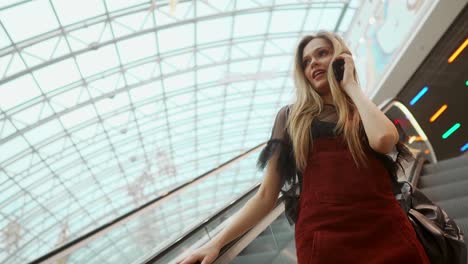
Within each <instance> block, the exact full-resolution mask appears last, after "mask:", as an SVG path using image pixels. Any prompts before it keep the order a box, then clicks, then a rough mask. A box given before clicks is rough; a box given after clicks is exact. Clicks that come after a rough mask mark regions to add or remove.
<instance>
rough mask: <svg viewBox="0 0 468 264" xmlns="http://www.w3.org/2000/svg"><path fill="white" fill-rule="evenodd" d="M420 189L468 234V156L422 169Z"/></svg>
mask: <svg viewBox="0 0 468 264" xmlns="http://www.w3.org/2000/svg"><path fill="white" fill-rule="evenodd" d="M417 186H418V188H420V190H421V191H422V192H423V193H424V194H426V195H427V196H428V197H429V198H430V199H431V200H432V201H434V203H436V204H437V205H439V206H440V207H442V208H443V209H444V210H445V211H446V212H447V214H448V215H449V216H450V217H451V218H452V219H454V220H455V222H456V223H457V224H458V225H459V226H460V228H461V229H462V230H463V233H464V234H465V240H466V235H467V234H468V155H463V156H459V157H455V158H451V159H447V160H444V161H441V162H438V163H435V164H425V165H424V166H423V168H422V171H421V175H420V178H419V182H418V184H417Z"/></svg>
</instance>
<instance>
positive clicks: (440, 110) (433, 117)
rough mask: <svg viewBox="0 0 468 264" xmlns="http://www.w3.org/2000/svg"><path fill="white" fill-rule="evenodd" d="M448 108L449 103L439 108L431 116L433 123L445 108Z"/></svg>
mask: <svg viewBox="0 0 468 264" xmlns="http://www.w3.org/2000/svg"><path fill="white" fill-rule="evenodd" d="M446 109H447V105H446V104H444V105H443V106H442V107H441V108H439V110H437V112H436V113H435V114H434V115H432V116H431V119H429V121H430V122H431V123H432V122H434V121H435V120H436V119H437V118H438V117H439V116H440V115H441V114H442V113H443V112H444V111H445V110H446Z"/></svg>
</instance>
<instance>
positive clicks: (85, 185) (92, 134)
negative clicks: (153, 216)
mask: <svg viewBox="0 0 468 264" xmlns="http://www.w3.org/2000/svg"><path fill="white" fill-rule="evenodd" d="M171 2H173V1H170V2H168V1H166V0H164V1H148V0H146V1H137V0H133V1H127V0H86V1H65V0H61V1H58V0H34V1H33V0H22V1H19V0H10V1H8V0H7V1H5V0H4V1H2V3H1V4H0V76H1V77H0V212H1V214H0V229H1V230H2V234H1V236H2V239H0V244H2V245H1V248H2V250H1V251H0V262H2V263H3V262H7V263H23V262H26V261H31V260H34V259H35V258H37V257H40V256H42V255H44V254H46V253H47V252H49V251H50V250H52V249H53V248H55V247H57V246H59V245H62V244H64V243H66V242H68V241H70V240H72V239H74V238H77V237H79V236H80V235H83V234H84V233H86V232H88V231H90V230H93V229H95V228H97V227H99V226H101V225H103V224H105V223H107V222H109V221H111V220H113V219H115V218H116V217H118V216H121V215H123V214H125V213H126V212H128V211H130V210H132V209H134V208H136V207H138V206H140V205H142V204H144V203H145V202H147V201H149V200H151V199H154V198H156V197H158V196H160V195H162V194H164V193H166V192H167V191H169V190H171V189H173V188H174V187H176V186H178V185H180V184H182V183H185V182H186V181H187V180H190V179H192V178H194V177H196V176H199V175H201V174H203V173H205V172H207V171H209V170H211V169H212V168H215V167H217V166H219V165H220V164H222V163H223V162H226V161H228V160H230V159H231V158H232V157H234V156H236V155H239V154H241V153H243V152H245V151H246V150H248V149H250V148H252V147H254V146H256V145H258V144H259V143H261V142H264V141H265V140H267V139H268V138H269V136H270V132H271V126H272V123H273V119H274V116H275V114H276V112H277V110H278V109H279V108H280V107H281V106H283V105H285V104H287V103H289V102H290V101H291V98H292V96H293V93H294V87H293V83H292V80H291V78H290V76H291V67H292V65H293V64H292V59H293V52H294V46H295V44H296V43H297V42H298V40H299V39H300V38H301V37H302V36H303V35H305V34H309V33H313V32H316V31H317V30H329V31H335V32H337V33H339V34H341V35H344V34H345V33H347V32H348V31H349V29H350V25H351V23H352V22H353V19H355V18H356V16H357V15H358V13H359V12H357V11H359V10H360V8H361V1H359V0H352V1H347V0H345V1H343V0H341V1H328V0H327V1H325V0H324V1H297V0H294V1H293V0H277V1H267V0H257V1H255V0H242V1H236V0H216V1H208V0H200V1H195V0H192V1H183V0H180V1H174V2H178V3H177V5H174V3H172V4H171ZM383 2H384V1H383ZM361 15H362V14H361ZM364 15H365V16H366V15H367V16H368V14H364ZM361 78H362V77H361ZM233 173H234V174H232V175H231V176H229V177H233V179H234V180H232V181H228V182H229V187H230V188H231V189H233V190H234V191H233V193H239V192H241V191H242V190H245V189H246V188H247V187H248V186H246V182H250V181H251V179H252V173H242V170H235V171H234V172H233ZM249 186H251V184H250V185H249ZM203 188H204V190H205V191H213V189H216V188H218V187H216V186H214V185H213V184H211V185H210V184H206V185H204V186H203ZM200 192H202V190H200ZM193 196H194V195H193V194H188V195H186V196H185V198H184V199H187V201H188V202H190V201H191V200H193V199H194V198H195V197H193ZM225 202H227V200H226V201H225ZM197 206H201V205H197ZM209 209H210V210H211V211H212V210H213V208H211V207H210V208H209ZM178 212H180V210H172V211H170V214H175V215H177V214H178ZM201 212H203V213H201ZM207 212H208V211H206V210H195V211H194V213H192V214H190V215H189V216H190V217H192V218H190V219H188V220H187V221H186V223H193V222H196V221H199V219H201V217H206V213H207ZM167 214H169V213H167ZM167 214H165V216H166V217H168V219H169V218H171V219H172V217H174V216H173V215H172V216H168V215H167ZM179 217H180V216H179ZM184 217H188V216H184ZM175 218H177V217H175ZM165 223H166V228H168V230H172V231H171V232H174V231H173V230H174V229H176V230H178V232H179V233H180V232H181V231H182V230H184V227H183V226H180V225H177V227H175V226H173V227H171V226H170V224H169V222H167V221H166V222H165ZM185 228H186V227H185ZM122 230H128V229H122ZM122 232H125V231H122ZM126 232H128V231H126ZM159 232H160V233H161V234H169V233H171V232H169V233H168V232H165V231H159ZM143 235H144V234H143ZM120 246H121V247H126V246H128V245H120ZM122 259H125V258H122Z"/></svg>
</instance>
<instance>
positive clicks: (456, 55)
mask: <svg viewBox="0 0 468 264" xmlns="http://www.w3.org/2000/svg"><path fill="white" fill-rule="evenodd" d="M467 45H468V38H467V39H465V41H464V42H463V43H462V44H461V45H460V47H458V49H457V50H456V51H455V52H454V53H453V54H452V56H450V58H449V59H448V63H452V62H453V61H454V60H455V59H456V58H457V57H458V55H460V53H462V51H463V50H464V49H465V48H466V46H467Z"/></svg>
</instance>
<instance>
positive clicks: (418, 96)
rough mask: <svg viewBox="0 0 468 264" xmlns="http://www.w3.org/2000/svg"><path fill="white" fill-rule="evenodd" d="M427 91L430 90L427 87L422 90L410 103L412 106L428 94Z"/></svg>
mask: <svg viewBox="0 0 468 264" xmlns="http://www.w3.org/2000/svg"><path fill="white" fill-rule="evenodd" d="M427 90H429V88H428V87H427V86H425V87H424V88H422V90H421V91H420V92H419V93H418V94H417V95H416V96H415V97H414V98H413V99H412V100H411V101H410V105H414V104H415V103H416V102H417V101H418V100H419V99H421V97H422V96H423V95H424V94H425V93H427Z"/></svg>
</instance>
